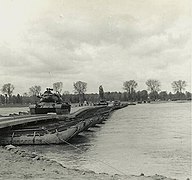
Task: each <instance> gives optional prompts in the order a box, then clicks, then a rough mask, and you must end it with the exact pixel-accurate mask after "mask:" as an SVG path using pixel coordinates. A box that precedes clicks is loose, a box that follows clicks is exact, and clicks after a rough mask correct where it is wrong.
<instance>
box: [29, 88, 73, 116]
mask: <svg viewBox="0 0 192 180" xmlns="http://www.w3.org/2000/svg"><path fill="white" fill-rule="evenodd" d="M52 91H53V89H51V88H47V89H46V91H45V92H44V93H43V94H42V95H40V96H38V97H39V98H40V100H39V103H36V104H33V105H30V106H29V109H30V113H31V114H47V113H57V114H69V113H70V110H71V105H70V104H69V103H68V102H63V100H62V98H61V95H60V94H59V93H53V92H52Z"/></svg>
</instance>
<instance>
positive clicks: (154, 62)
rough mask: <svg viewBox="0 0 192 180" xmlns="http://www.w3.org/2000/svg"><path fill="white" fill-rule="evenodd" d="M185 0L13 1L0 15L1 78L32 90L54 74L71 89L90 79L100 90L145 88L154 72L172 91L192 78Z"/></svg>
mask: <svg viewBox="0 0 192 180" xmlns="http://www.w3.org/2000/svg"><path fill="white" fill-rule="evenodd" d="M182 2H183V3H180V1H179V0H175V1H172V0H168V1H167V0H166V1H165V0H162V1H160V2H159V1H156V2H154V1H151V0H147V1H139V0H137V1H134V2H133V1H131V0H130V1H123V0H122V1H119V2H118V3H117V2H116V1H113V0H112V1H110V3H109V1H97V2H95V1H89V2H87V1H84V0H81V1H80V2H79V1H78V2H77V1H70V2H69V1H62V2H60V1H48V0H47V1H44V3H42V2H38V1H34V2H33V1H30V6H29V5H28V4H26V3H24V1H21V3H16V2H15V1H14V3H13V4H12V3H11V1H10V2H9V3H10V4H9V5H6V11H5V12H2V15H3V16H2V17H1V18H0V19H1V20H4V21H3V22H4V24H1V25H5V26H3V30H1V35H0V37H1V38H2V41H1V42H0V62H1V66H0V73H1V77H0V80H1V84H3V83H6V82H7V81H8V80H9V81H11V82H12V83H14V84H15V86H17V87H18V91H19V90H20V91H27V89H28V88H29V86H31V85H34V84H40V85H42V86H47V85H49V84H50V79H52V80H51V81H63V82H64V84H65V85H66V86H65V87H66V88H67V89H68V90H70V91H72V83H73V82H74V81H77V80H83V81H86V82H88V88H89V90H90V91H97V89H98V85H100V84H103V86H104V87H105V86H106V89H108V90H122V83H123V81H126V80H129V79H135V80H136V81H138V82H141V83H139V88H145V85H144V83H145V81H146V80H147V79H148V78H151V77H154V78H157V79H159V80H160V81H164V82H166V83H162V84H164V87H165V88H169V89H170V87H169V86H170V83H171V81H173V80H176V79H175V78H179V77H181V78H183V80H187V81H190V78H189V77H190V73H189V69H188V67H189V64H190V59H191V55H190V53H191V52H190V48H191V37H190V35H191V34H190V29H191V21H190V17H189V10H188V9H189V8H188V3H190V1H187V0H184V1H182ZM11 5H12V6H11ZM24 6H26V10H25V11H22V12H20V11H19V10H21V8H23V7H24ZM10 7H11V8H10ZM30 7H31V8H30ZM2 9H3V8H2ZM0 10H1V9H0ZM11 10H12V11H11ZM18 11H19V13H18ZM9 13H11V15H10V17H9V16H8V15H9ZM14 20H15V22H14ZM6 21H8V22H9V23H8V24H5V22H6ZM12 30H14V31H13V32H14V33H13V34H12V35H11V32H12ZM186 68H187V71H185V70H184V69H186ZM176 72H177V73H176ZM50 73H51V76H50ZM174 77H175V78H174ZM21 81H22V82H21ZM51 83H52V82H51ZM189 84H190V83H189Z"/></svg>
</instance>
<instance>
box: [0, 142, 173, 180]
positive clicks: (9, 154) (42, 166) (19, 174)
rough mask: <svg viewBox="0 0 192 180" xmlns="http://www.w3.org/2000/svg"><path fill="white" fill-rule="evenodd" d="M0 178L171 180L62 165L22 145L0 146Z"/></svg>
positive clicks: (155, 176)
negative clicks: (96, 171)
mask: <svg viewBox="0 0 192 180" xmlns="http://www.w3.org/2000/svg"><path fill="white" fill-rule="evenodd" d="M0 159H1V163H0V179H10V180H11V179H14V180H17V179H46V180H47V179H65V180H71V179H73V180H88V179H95V180H125V179H129V180H144V179H145V180H173V179H171V178H167V177H164V176H160V175H154V176H144V174H141V175H139V176H135V175H118V174H115V175H110V174H107V173H95V172H94V171H82V170H78V169H70V168H67V167H64V166H63V165H61V164H60V163H58V162H56V161H53V160H50V159H48V158H45V157H43V156H39V155H38V154H36V153H35V152H29V151H26V150H22V147H15V146H11V145H8V146H6V147H2V146H0Z"/></svg>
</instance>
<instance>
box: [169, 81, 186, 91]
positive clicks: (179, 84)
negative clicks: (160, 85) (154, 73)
mask: <svg viewBox="0 0 192 180" xmlns="http://www.w3.org/2000/svg"><path fill="white" fill-rule="evenodd" d="M171 85H172V88H173V91H174V92H177V91H178V92H179V93H181V92H183V91H184V90H185V87H186V86H187V83H186V81H182V80H178V81H173V82H172V83H171Z"/></svg>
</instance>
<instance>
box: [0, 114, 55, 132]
mask: <svg viewBox="0 0 192 180" xmlns="http://www.w3.org/2000/svg"><path fill="white" fill-rule="evenodd" d="M55 118H56V115H43V116H42V115H41V116H23V117H22V116H21V117H19V116H16V117H11V118H7V117H5V119H3V118H2V117H1V121H0V129H2V128H5V127H10V126H15V125H19V124H25V123H29V122H35V121H42V120H50V119H55Z"/></svg>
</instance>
